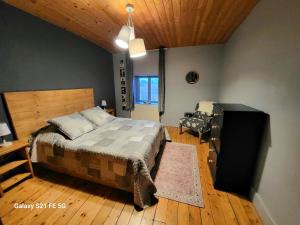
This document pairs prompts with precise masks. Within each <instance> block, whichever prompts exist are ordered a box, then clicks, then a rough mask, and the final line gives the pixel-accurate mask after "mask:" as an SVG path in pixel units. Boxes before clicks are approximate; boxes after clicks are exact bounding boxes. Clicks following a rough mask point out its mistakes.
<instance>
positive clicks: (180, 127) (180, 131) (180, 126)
mask: <svg viewBox="0 0 300 225" xmlns="http://www.w3.org/2000/svg"><path fill="white" fill-rule="evenodd" d="M179 134H183V132H182V125H181V124H179Z"/></svg>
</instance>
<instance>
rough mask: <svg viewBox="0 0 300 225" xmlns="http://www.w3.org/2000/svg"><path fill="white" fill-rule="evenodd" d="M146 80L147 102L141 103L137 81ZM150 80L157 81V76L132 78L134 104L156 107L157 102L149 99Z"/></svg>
mask: <svg viewBox="0 0 300 225" xmlns="http://www.w3.org/2000/svg"><path fill="white" fill-rule="evenodd" d="M141 78H146V79H148V100H147V101H142V100H141V99H140V82H139V79H141ZM151 78H157V79H158V81H159V77H158V75H135V76H134V104H148V105H157V104H158V100H157V101H152V99H151Z"/></svg>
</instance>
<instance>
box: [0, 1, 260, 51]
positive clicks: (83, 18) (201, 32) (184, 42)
mask: <svg viewBox="0 0 300 225" xmlns="http://www.w3.org/2000/svg"><path fill="white" fill-rule="evenodd" d="M258 1H259V0H5V2H7V3H8V4H10V5H12V6H15V7H17V8H19V9H21V10H23V11H25V12H28V13H30V14H32V15H34V16H37V17H39V18H41V19H43V20H46V21H48V22H50V23H52V24H55V25H57V26H59V27H62V28H64V29H66V30H68V31H70V32H73V33H75V34H77V35H79V36H81V37H83V38H85V39H87V40H89V41H91V42H93V43H95V44H97V45H99V46H101V47H103V48H105V49H107V50H108V51H110V52H120V51H121V49H119V48H118V47H117V46H116V45H115V44H114V41H113V40H114V39H115V38H116V36H117V35H118V32H119V30H120V28H121V26H122V25H123V24H125V23H126V22H127V13H126V11H125V5H126V4H127V3H131V4H133V5H134V7H135V11H134V14H133V22H134V26H135V31H136V36H137V37H141V38H143V39H144V40H145V45H146V48H147V49H156V48H158V47H159V46H165V47H182V46H193V45H204V44H217V43H224V42H226V41H227V40H228V38H229V37H230V35H231V34H232V33H233V31H234V30H235V29H236V28H237V27H238V26H239V24H240V23H241V22H242V21H243V20H244V19H245V18H246V17H247V15H248V14H249V12H250V11H251V10H252V9H253V7H254V6H255V5H256V3H257V2H258Z"/></svg>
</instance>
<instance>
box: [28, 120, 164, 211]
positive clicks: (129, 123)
mask: <svg viewBox="0 0 300 225" xmlns="http://www.w3.org/2000/svg"><path fill="white" fill-rule="evenodd" d="M164 141H165V133H164V129H163V127H162V125H161V124H160V123H158V122H154V121H146V120H132V119H127V118H116V119H114V120H112V121H109V122H107V123H105V124H104V125H102V126H100V127H97V128H96V129H95V130H93V131H91V132H89V133H86V134H84V135H82V136H80V137H79V138H77V139H75V140H69V139H67V138H65V137H64V136H63V134H61V133H60V132H59V131H58V130H56V128H54V127H53V126H49V127H47V128H46V129H42V130H40V131H38V132H36V134H35V135H34V136H33V141H32V145H31V158H32V162H41V163H43V164H45V165H47V166H49V168H52V169H55V170H58V171H64V172H65V173H68V174H72V175H75V176H78V177H81V178H86V179H88V180H92V181H94V182H97V183H101V184H104V185H108V186H111V187H114V188H118V189H121V190H125V191H129V192H133V193H134V203H135V204H136V205H138V206H140V207H142V208H145V207H147V206H149V205H150V200H151V196H152V195H153V194H154V193H155V192H156V187H155V185H154V182H153V180H152V178H151V176H150V171H151V169H152V168H153V167H154V165H155V157H156V155H157V154H158V152H159V150H160V148H161V146H162V145H163V144H164Z"/></svg>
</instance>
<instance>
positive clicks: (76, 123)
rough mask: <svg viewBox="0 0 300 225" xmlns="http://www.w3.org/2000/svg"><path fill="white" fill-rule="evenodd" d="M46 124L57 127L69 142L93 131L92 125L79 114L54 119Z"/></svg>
mask: <svg viewBox="0 0 300 225" xmlns="http://www.w3.org/2000/svg"><path fill="white" fill-rule="evenodd" d="M48 123H50V124H53V125H55V126H57V128H58V129H59V130H60V131H61V132H63V133H64V134H65V135H66V136H67V137H68V138H70V139H71V140H74V139H75V138H78V137H80V136H81V135H83V134H85V133H88V132H90V131H92V130H94V129H95V127H94V125H93V124H92V123H91V122H90V121H88V120H87V119H86V118H84V117H83V116H82V115H80V114H79V113H73V114H69V115H66V116H60V117H56V118H53V119H51V120H49V121H48Z"/></svg>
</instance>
